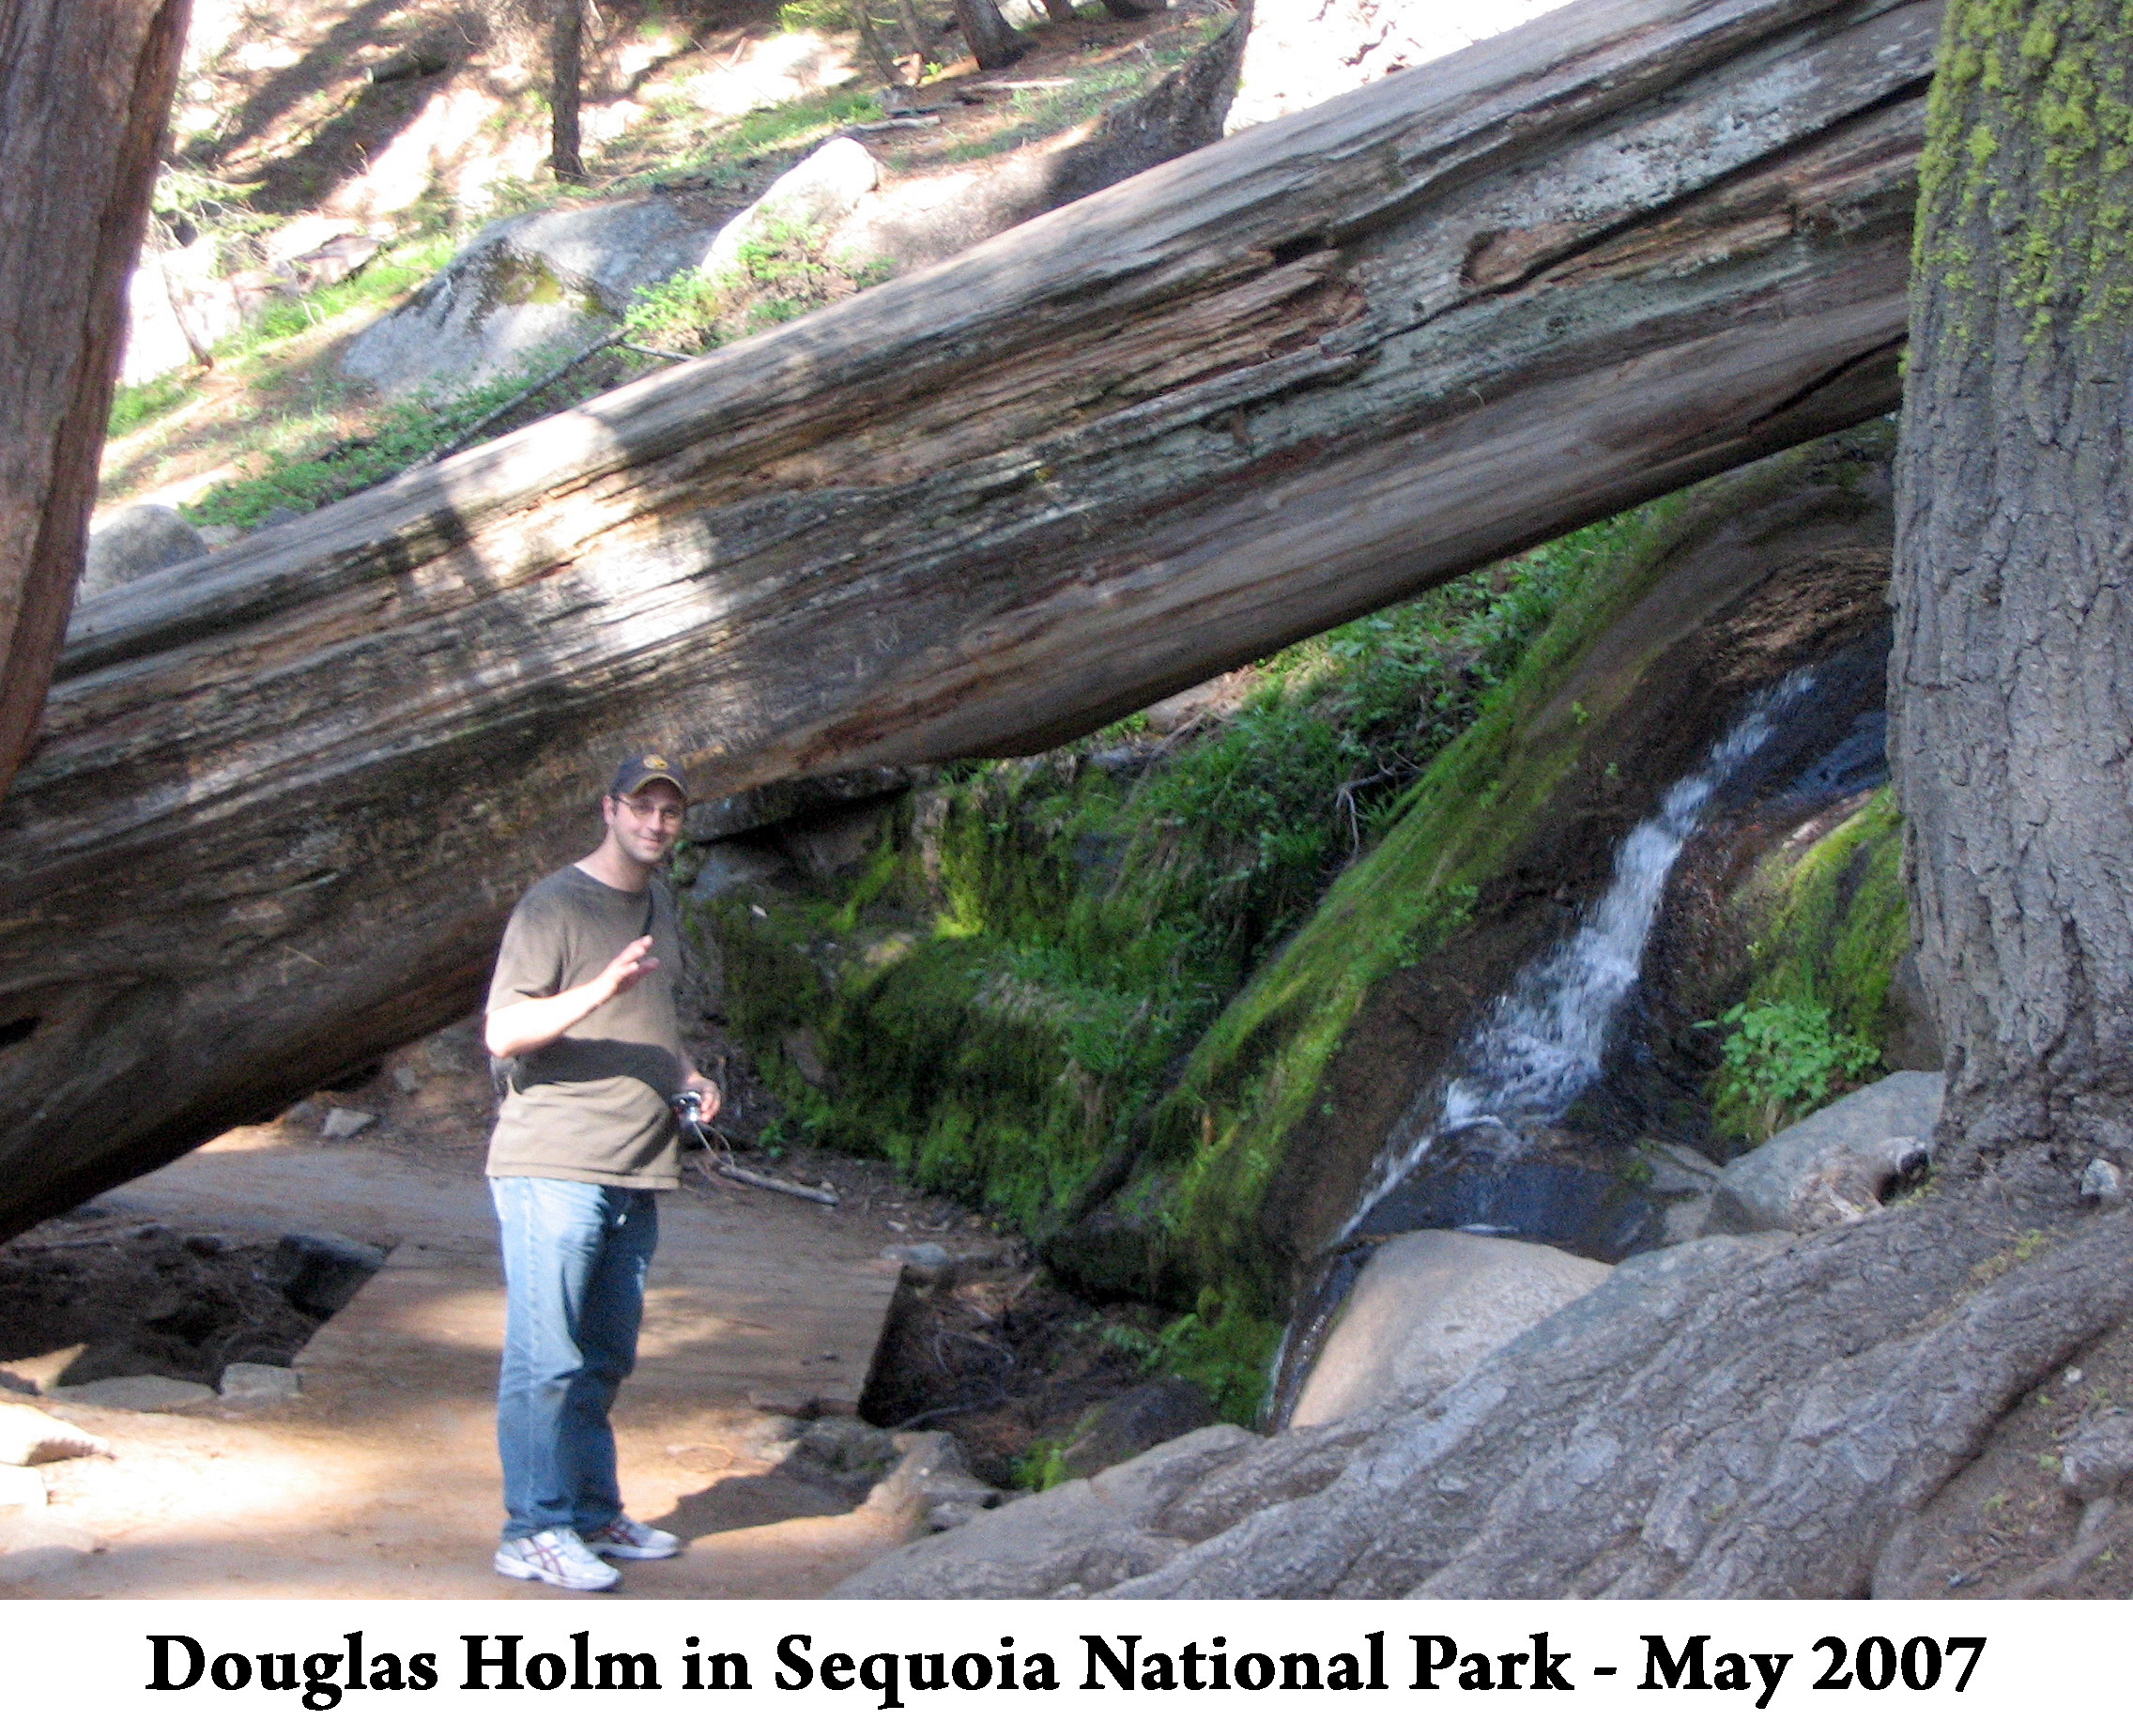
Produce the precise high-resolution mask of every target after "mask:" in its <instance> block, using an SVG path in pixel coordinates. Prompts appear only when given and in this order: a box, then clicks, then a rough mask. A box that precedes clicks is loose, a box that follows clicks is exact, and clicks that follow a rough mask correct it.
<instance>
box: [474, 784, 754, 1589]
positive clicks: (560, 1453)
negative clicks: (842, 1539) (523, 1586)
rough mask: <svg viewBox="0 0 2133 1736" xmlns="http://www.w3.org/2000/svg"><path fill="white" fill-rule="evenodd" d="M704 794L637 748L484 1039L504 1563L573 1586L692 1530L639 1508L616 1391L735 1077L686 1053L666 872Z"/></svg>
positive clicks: (514, 923)
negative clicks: (649, 1285)
mask: <svg viewBox="0 0 2133 1736" xmlns="http://www.w3.org/2000/svg"><path fill="white" fill-rule="evenodd" d="M687 806H688V793H687V791H686V790H684V788H683V784H682V779H681V775H680V773H679V772H678V771H677V770H676V769H675V767H674V765H673V762H672V761H671V760H668V759H667V758H665V757H664V756H662V755H659V754H639V755H637V756H636V757H634V758H632V759H630V760H625V761H623V764H622V767H621V771H619V772H618V773H617V774H616V775H615V780H614V783H613V784H612V786H611V787H610V788H609V791H608V793H607V795H606V797H605V798H604V799H603V800H602V802H601V818H602V819H603V820H604V821H605V822H606V828H607V834H606V837H604V838H602V839H601V841H600V847H599V848H598V849H597V850H595V851H594V852H593V853H591V855H589V856H587V857H585V858H584V859H583V860H581V861H578V862H575V863H573V864H572V865H571V866H570V867H569V868H562V869H560V870H559V871H557V872H556V873H553V874H551V875H549V876H548V877H547V878H546V879H545V880H544V881H541V882H540V883H537V884H536V885H535V886H534V887H533V888H532V889H531V890H530V891H529V892H528V893H527V894H526V896H525V897H524V898H522V899H519V901H518V906H517V908H516V909H515V910H514V911H513V912H512V914H511V922H510V925H509V926H508V927H507V928H506V929H504V936H503V945H502V947H501V949H500V950H499V953H498V956H497V968H496V976H495V977H494V978H493V979H492V980H491V982H490V985H489V1003H488V1020H487V1023H486V1025H485V1027H484V1031H483V1035H484V1037H485V1038H486V1040H487V1043H488V1048H489V1052H490V1053H491V1054H493V1055H495V1056H497V1057H498V1058H499V1061H501V1062H504V1063H507V1064H508V1068H507V1069H506V1070H507V1071H508V1073H509V1076H510V1078H509V1084H508V1087H507V1089H506V1090H505V1091H504V1094H503V1098H502V1101H501V1103H500V1105H499V1109H498V1113H497V1126H496V1131H495V1133H494V1134H493V1135H492V1136H491V1138H490V1141H489V1163H488V1175H489V1191H490V1193H491V1195H492V1196H493V1197H494V1199H495V1201H496V1209H497V1220H498V1222H499V1225H500V1226H501V1230H502V1240H503V1271H504V1285H505V1289H506V1293H507V1298H508V1306H507V1313H506V1316H505V1324H504V1346H503V1371H502V1375H501V1377H500V1379H499V1383H498V1389H497V1447H498V1451H499V1454H500V1455H501V1457H502V1460H503V1498H504V1507H505V1509H506V1511H507V1513H508V1514H509V1517H508V1519H507V1520H506V1522H505V1525H504V1528H503V1542H502V1544H501V1546H500V1547H499V1549H498V1550H497V1555H496V1569H497V1572H498V1573H499V1574H503V1575H507V1576H508V1577H510V1578H513V1579H539V1580H544V1581H545V1582H546V1583H547V1584H549V1585H552V1586H560V1587H561V1588H563V1589H564V1590H571V1591H605V1590H610V1589H611V1588H612V1587H613V1586H615V1585H616V1584H617V1583H618V1582H619V1581H620V1579H621V1575H620V1574H618V1573H617V1572H616V1571H615V1569H614V1568H613V1567H611V1566H609V1565H608V1563H607V1562H606V1561H604V1560H602V1559H600V1558H601V1557H602V1556H612V1557H615V1558H617V1559H621V1560H625V1561H652V1560H658V1559H662V1558H664V1557H667V1556H670V1555H673V1554H675V1553H676V1552H677V1551H678V1550H679V1549H680V1548H681V1546H682V1544H681V1539H679V1538H678V1537H676V1536H674V1535H673V1534H672V1533H671V1532H669V1531H659V1530H654V1529H652V1527H650V1526H648V1525H642V1524H639V1523H638V1522H637V1520H635V1519H632V1518H631V1517H629V1515H628V1514H626V1513H623V1512H622V1506H621V1492H620V1490H619V1489H618V1488H617V1486H616V1482H615V1436H614V1430H613V1429H612V1427H611V1426H610V1425H609V1423H608V1421H607V1413H608V1409H609V1407H610V1406H612V1405H613V1404H614V1401H615V1390H616V1389H617V1388H618V1387H619V1386H620V1385H621V1382H622V1379H623V1377H624V1376H625V1375H628V1374H629V1372H630V1370H631V1369H632V1368H633V1367H634V1366H635V1365H636V1361H637V1327H638V1324H639V1322H640V1321H641V1319H642V1318H643V1314H644V1278H645V1271H646V1268H647V1267H649V1266H650V1265H651V1263H652V1249H653V1247H654V1245H655V1244H656V1243H657V1241H658V1237H659V1216H658V1208H657V1201H658V1197H659V1193H660V1191H662V1190H663V1189H668V1188H674V1187H678V1186H679V1185H680V1181H681V1153H680V1150H679V1147H678V1145H677V1144H676V1141H675V1137H674V1135H675V1127H674V1114H673V1109H672V1107H671V1104H672V1099H673V1098H675V1096H677V1095H678V1094H679V1093H681V1092H683V1091H694V1092H698V1093H699V1094H700V1095H701V1097H702V1099H703V1112H702V1113H703V1114H704V1115H705V1116H706V1117H707V1118H708V1117H709V1116H711V1115H714V1114H717V1113H718V1105H719V1093H718V1087H717V1086H716V1085H715V1084H714V1083H712V1082H711V1081H710V1080H708V1079H706V1078H705V1077H704V1076H703V1074H702V1073H700V1072H699V1071H698V1069H697V1068H695V1067H694V1066H693V1065H692V1064H691V1063H690V1062H689V1060H688V1058H687V1057H686V1056H684V1055H683V1053H682V1047H681V1033H680V1027H679V1024H678V1022H677V1020H676V1018H675V1013H674V991H673V982H674V978H675V973H676V971H677V969H678V968H679V966H680V963H681V957H682V949H681V937H680V932H679V929H678V928H677V926H676V923H675V917H674V900H673V898H672V896H671V894H670V893H669V892H668V889H667V887H666V885H665V883H664V882H663V880H662V879H661V877H659V876H658V875H657V874H655V872H654V870H655V869H657V868H659V867H660V865H661V864H662V863H663V862H665V860H666V859H667V854H668V852H669V851H670V850H672V849H673V847H674V843H675V840H676V839H677V838H679V837H681V833H682V818H683V812H684V810H685V809H686V807H687Z"/></svg>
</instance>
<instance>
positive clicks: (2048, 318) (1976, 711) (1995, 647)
mask: <svg viewBox="0 0 2133 1736" xmlns="http://www.w3.org/2000/svg"><path fill="white" fill-rule="evenodd" d="M2119 21H2120V8H2119V6H2118V5H2117V4H2116V0H2038V3H2037V4H2034V5H2031V6H2026V7H2022V8H2016V9H2013V10H2009V9H2007V8H1998V7H1993V6H1988V5H1986V4H1984V0H1951V8H1950V12H1949V17H1948V23H1947V35H1946V37H1945V39H1944V41H1943V44H1942V50H1941V74H1940V79H1939V82H1938V83H1937V84H1936V85H1935V89H1934V101H1933V111H1932V120H1931V141H1930V144H1929V147H1928V155H1927V157H1926V163H1925V166H1924V168H1923V170H1922V177H1923V178H1922V192H1921V207H1920V223H1919V230H1918V242H1917V249H1916V255H1915V260H1914V266H1913V288H1912V302H1913V312H1912V316H1911V349H1910V374H1909V378H1908V381H1907V388H1906V391H1907V403H1906V411H1905V421H1904V431H1903V441H1902V447H1901V455H1900V461H1899V471H1898V478H1899V481H1898V487H1899V491H1900V499H1901V500H1902V508H1901V512H1900V515H1899V527H1898V545H1897V560H1896V579H1895V585H1896V597H1897V603H1898V610H1899V613H1898V630H1897V637H1896V646H1895V657H1894V660H1893V662H1892V666H1891V673H1892V676H1893V678H1894V679H1893V681H1892V698H1893V702H1894V707H1895V709H1894V713H1893V721H1894V726H1895V735H1894V745H1895V764H1896V778H1897V793H1898V796H1899V798H1900V800H1901V802H1902V805H1903V810H1904V813H1905V816H1906V818H1907V821H1908V823H1909V826H1910V876H1911V881H1912V908H1913V909H1914V910H1915V911H1916V913H1917V917H1916V920H1917V922H1918V924H1919V928H1920V933H1921V942H1922V945H1921V962H1922V965H1923V966H1924V969H1925V974H1926V979H1927V982H1928V984H1929V985H1930V987H1931V990H1932V992H1933V995H1934V999H1935V1001H1936V1003H1937V1006H1938V1010H1939V1013H1940V1017H1941V1027H1942V1029H1943V1031H1944V1032H1945V1033H1946V1036H1947V1040H1948V1069H1949V1083H1950V1086H1951V1090H1950V1094H1949V1100H1948V1110H1947V1115H1946V1121H1945V1124H1944V1127H1943V1136H1944V1139H1945V1140H1946V1142H1947V1143H1949V1144H1950V1145H1952V1146H1953V1147H1954V1148H1955V1150H1956V1151H1957V1152H1959V1153H1960V1154H1961V1155H1962V1157H1963V1158H1964V1159H1965V1160H1968V1161H1971V1162H1985V1163H1993V1162H1997V1161H1999V1160H2003V1159H2010V1158H2018V1157H2020V1156H2022V1155H2023V1154H2025V1153H2028V1154H2032V1155H2037V1154H2042V1153H2044V1152H2045V1151H2046V1150H2048V1149H2049V1154H2050V1156H2051V1158H2052V1159H2053V1160H2055V1161H2056V1162H2057V1163H2058V1164H2059V1165H2061V1166H2063V1167H2064V1166H2071V1167H2073V1168H2074V1169H2076V1170H2079V1169H2080V1168H2081V1167H2082V1166H2084V1165H2085V1164H2086V1163H2087V1162H2088V1161H2089V1160H2092V1159H2094V1158H2096V1157H2104V1158H2109V1159H2111V1160H2114V1161H2116V1162H2118V1163H2120V1164H2121V1165H2124V1164H2125V1163H2126V1162H2127V1160H2128V1158H2129V1157H2133V807H2129V805H2128V801H2127V788H2126V776H2127V769H2128V756H2129V754H2133V597H2129V596H2128V594H2127V591H2126V590H2125V574H2126V567H2127V562H2128V561H2129V560H2133V465H2129V463H2128V458H2127V453H2126V422H2127V414H2128V410H2129V408H2133V400H2129V395H2128V382H2133V235H2129V232H2128V229H2127V227H2126V223H2127V216H2126V205H2125V189H2126V186H2127V184H2128V177H2133V37H2129V36H2128V35H2127V34H2126V32H2125V30H2124V28H2123V26H2122V24H2121V23H2120V22H2119Z"/></svg>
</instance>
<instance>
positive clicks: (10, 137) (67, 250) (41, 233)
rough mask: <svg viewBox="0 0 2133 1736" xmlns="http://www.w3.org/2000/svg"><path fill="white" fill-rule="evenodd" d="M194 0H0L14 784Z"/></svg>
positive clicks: (4, 535) (7, 631)
mask: <svg viewBox="0 0 2133 1736" xmlns="http://www.w3.org/2000/svg"><path fill="white" fill-rule="evenodd" d="M191 10H192V0H100V3H99V4H94V5H92V4H87V3H86V0H6V3H5V4H0V309H4V310H5V311H6V317H5V319H4V320H0V791H6V789H7V788H8V778H9V777H11V776H13V775H14V772H15V768H16V767H17V766H19V765H20V764H21V763H22V761H23V756H24V755H25V754H26V753H27V752H28V751H29V746H30V742H31V740H32V738H33V737H34V736H35V735H36V733H37V724H38V713H39V712H40V711H41V710H42V709H43V706H44V694H45V683H46V682H47V680H48V679H49V678H50V676H51V674H52V662H53V655H54V653H55V652H57V651H58V649H59V641H60V635H61V634H62V633H63V632H65V630H66V627H67V611H68V609H69V607H71V606H72V604H73V601H74V583H75V580H76V579H77V578H78V577H79V576H80V575H81V570H82V552H83V549H84V546H85V545H86V544H87V542H88V532H89V505H90V502H91V501H93V500H94V499H96V491H97V458H98V455H99V454H100V453H101V452H102V451H103V431H104V423H105V422H107V421H108V420H109V418H110V415H111V389H112V377H113V376H114V375H115V374H116V373H117V372H118V357H119V349H120V346H121V345H122V343H123V341H124V339H125V335H126V282H127V278H128V277H129V275H130V273H131V272H132V269H133V261H134V258H135V256H136V255H137V254H138V253H140V251H141V232H142V230H143V229H144V228H145V227H146V224H147V221H148V197H149V194H150V192H152V191H153V189H154V186H155V179H156V161H157V157H158V154H159V152H160V151H161V147H162V136H163V123H164V119H165V117H166V116H167V115H169V113H170V99H171V92H172V91H173V90H174V89H176V84H177V65H178V58H179V54H180V52H181V51H182V50H183V48H184V46H185V24H186V19H187V17H188V15H189V14H190V12H191Z"/></svg>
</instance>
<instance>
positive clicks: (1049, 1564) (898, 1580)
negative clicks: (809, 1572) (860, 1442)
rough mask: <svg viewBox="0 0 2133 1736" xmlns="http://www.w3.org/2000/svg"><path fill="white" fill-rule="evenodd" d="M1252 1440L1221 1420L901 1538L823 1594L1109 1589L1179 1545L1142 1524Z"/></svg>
mask: <svg viewBox="0 0 2133 1736" xmlns="http://www.w3.org/2000/svg"><path fill="white" fill-rule="evenodd" d="M1257 1439H1258V1436H1255V1435H1253V1434H1251V1432H1250V1431H1249V1430H1245V1429H1240V1428H1237V1427H1235V1425H1234V1424H1231V1423H1227V1422H1223V1423H1218V1424H1216V1425H1215V1426H1214V1427H1213V1428H1207V1429H1200V1430H1198V1431H1196V1432H1195V1433H1193V1434H1190V1435H1184V1436H1179V1437H1178V1438H1177V1439H1176V1440H1173V1441H1166V1442H1165V1443H1164V1444H1163V1445H1161V1446H1159V1447H1158V1448H1156V1449H1155V1451H1154V1452H1144V1453H1143V1454H1142V1455H1141V1456H1140V1457H1139V1458H1137V1459H1132V1460H1129V1461H1128V1463H1126V1464H1124V1465H1115V1466H1113V1467H1112V1468H1111V1469H1109V1470H1106V1471H1102V1472H1099V1473H1098V1474H1097V1476H1095V1477H1091V1478H1088V1479H1085V1480H1084V1479H1077V1480H1076V1481H1074V1482H1072V1483H1061V1484H1060V1485H1059V1487H1057V1488H1056V1489H1049V1490H1047V1491H1046V1492H1045V1493H1044V1494H1042V1495H1033V1496H1030V1497H1029V1498H1026V1499H1024V1500H1019V1501H1016V1502H1014V1503H1013V1504H1012V1505H1010V1506H1006V1507H1003V1508H1001V1509H999V1510H998V1511H997V1512H994V1513H986V1514H984V1515H983V1516H982V1517H980V1518H975V1519H973V1520H972V1521H971V1522H969V1523H967V1524H962V1525H959V1526H957V1527H956V1528H955V1529H952V1530H946V1531H942V1532H940V1533H938V1534H937V1535H935V1536H932V1537H926V1538H921V1539H920V1540H919V1541H918V1542H916V1543H914V1544H906V1545H905V1546H904V1547H903V1548H901V1549H898V1550H897V1551H896V1552H895V1553H894V1554H892V1555H885V1556H883V1557H882V1559H880V1560H878V1561H875V1562H872V1563H871V1564H869V1565H868V1566H867V1567H864V1568H862V1569H861V1570H860V1571H859V1572H858V1573H856V1574H854V1575H852V1577H851V1578H849V1579H847V1580H845V1581H844V1582H843V1583H842V1584H840V1585H839V1586H837V1588H836V1590H833V1591H832V1592H831V1593H830V1595H831V1596H832V1597H852V1598H904V1597H985V1598H1006V1597H1050V1596H1052V1595H1054V1594H1055V1593H1063V1594H1066V1595H1068V1596H1073V1595H1078V1594H1080V1593H1082V1592H1087V1591H1096V1590H1107V1589H1109V1588H1110V1587H1112V1586H1114V1585H1117V1584H1120V1583H1121V1582H1123V1581H1125V1580H1128V1579H1131V1578H1135V1577H1137V1576H1138V1575H1143V1574H1147V1573H1152V1572H1154V1571H1155V1570H1156V1569H1157V1568H1159V1567H1160V1566H1162V1565H1163V1564H1164V1563H1165V1562H1167V1561H1168V1560H1170V1559H1172V1558H1173V1557H1174V1556H1176V1555H1177V1554H1178V1553H1179V1552H1180V1551H1181V1550H1182V1549H1183V1548H1184V1547H1185V1545H1184V1544H1182V1543H1180V1542H1178V1541H1177V1540H1176V1539H1174V1538H1169V1537H1159V1536H1157V1535H1155V1534H1154V1533H1153V1532H1150V1531H1148V1530H1147V1529H1144V1524H1145V1521H1146V1520H1148V1519H1149V1518H1151V1517H1153V1516H1154V1514H1155V1513H1158V1512H1159V1510H1160V1509H1161V1508H1162V1507H1164V1506H1165V1505H1166V1504H1167V1503H1169V1502H1170V1501H1171V1500H1173V1499H1174V1498H1176V1497H1177V1496H1178V1495H1180V1494H1182V1493H1183V1492H1184V1491H1185V1490H1186V1489H1188V1488H1189V1487H1191V1486H1192V1485H1193V1484H1194V1483H1198V1482H1200V1481H1201V1480H1202V1479H1203V1478H1205V1477H1207V1476H1210V1475H1212V1474H1213V1473H1214V1472H1216V1471H1218V1470H1220V1468H1221V1467H1223V1466H1225V1465H1227V1464H1229V1463H1230V1462H1231V1461H1232V1460H1234V1459H1235V1458H1237V1457H1238V1456H1239V1455H1240V1454H1242V1453H1243V1452H1246V1451H1247V1450H1248V1449H1250V1448H1251V1446H1252V1444H1253V1443H1254V1442H1255V1441H1256V1440H1257Z"/></svg>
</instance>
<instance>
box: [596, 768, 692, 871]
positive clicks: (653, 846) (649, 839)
mask: <svg viewBox="0 0 2133 1736" xmlns="http://www.w3.org/2000/svg"><path fill="white" fill-rule="evenodd" d="M684 811H685V810H684V809H683V806H682V792H681V791H679V790H677V789H676V788H675V787H674V786H673V785H672V784H670V783H668V782H666V781H665V780H664V779H660V780H657V781H654V782H652V783H649V784H647V785H645V787H644V788H643V789H641V790H639V791H637V793H636V794H635V795H625V796H611V795H610V796H603V797H602V798H601V802H600V814H601V818H602V819H604V820H606V822H607V836H608V837H612V838H613V839H614V840H615V845H616V848H617V849H619V850H621V853H622V854H624V855H625V856H627V857H629V859H630V860H631V861H632V862H641V863H643V864H644V866H645V867H646V868H656V867H658V865H659V864H660V863H661V862H662V861H664V860H665V859H666V856H667V853H668V851H670V850H672V849H673V848H674V841H675V840H676V839H677V838H679V837H681V836H682V817H683V812H684Z"/></svg>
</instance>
